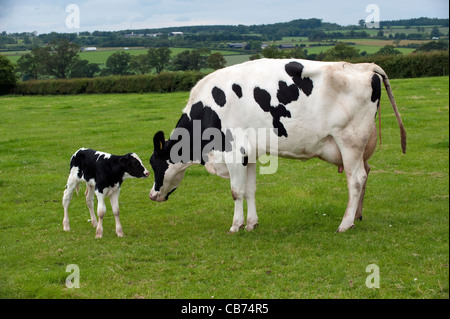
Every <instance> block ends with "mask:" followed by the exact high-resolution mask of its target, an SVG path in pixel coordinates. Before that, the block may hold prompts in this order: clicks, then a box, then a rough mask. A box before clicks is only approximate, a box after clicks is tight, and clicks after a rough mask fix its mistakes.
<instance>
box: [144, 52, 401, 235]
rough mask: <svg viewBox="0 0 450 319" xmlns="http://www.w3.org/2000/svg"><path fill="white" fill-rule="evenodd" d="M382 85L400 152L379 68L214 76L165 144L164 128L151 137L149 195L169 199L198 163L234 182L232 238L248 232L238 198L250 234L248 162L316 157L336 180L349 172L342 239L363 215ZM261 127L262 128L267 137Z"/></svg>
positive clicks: (269, 69) (268, 63)
mask: <svg viewBox="0 0 450 319" xmlns="http://www.w3.org/2000/svg"><path fill="white" fill-rule="evenodd" d="M382 81H383V83H384V85H385V87H386V91H387V93H388V96H389V100H390V102H391V105H392V107H393V109H394V112H395V115H396V118H397V121H398V125H399V127H400V133H401V146H402V150H403V153H406V132H405V129H404V126H403V123H402V120H401V117H400V114H399V112H398V109H397V105H396V103H395V100H394V96H393V94H392V90H391V86H390V83H389V80H388V77H387V75H386V73H385V72H384V71H383V70H382V69H381V68H380V67H379V66H378V65H376V64H373V63H372V64H369V63H362V64H351V63H346V62H318V61H308V60H291V59H289V60H288V59H278V60H277V59H261V60H256V61H251V62H246V63H243V64H240V65H235V66H231V67H228V68H225V69H221V70H218V71H216V72H214V73H212V74H210V75H208V76H206V77H205V78H204V79H202V80H200V81H199V82H198V83H197V85H196V86H195V87H194V88H193V89H192V91H191V94H190V98H189V101H188V103H187V106H186V107H185V109H184V110H183V114H182V116H181V118H180V120H179V121H178V124H177V127H176V129H175V130H174V132H173V133H172V135H171V137H170V139H169V140H168V141H166V140H165V139H164V133H163V132H161V131H159V132H157V133H156V134H155V136H154V138H153V143H154V152H153V155H152V157H151V159H150V164H151V166H152V168H153V170H154V174H155V183H154V185H153V188H152V190H151V191H150V194H149V196H150V198H151V199H152V200H156V201H164V200H167V198H168V196H169V195H170V194H171V193H172V192H173V191H174V190H175V189H176V187H177V186H178V185H179V184H180V182H181V180H182V179H183V176H184V172H185V169H186V168H187V167H189V166H190V165H192V164H196V163H198V164H203V165H205V168H206V169H207V170H208V171H209V172H210V173H214V174H217V175H219V176H221V177H229V178H230V182H231V193H232V197H233V199H234V202H235V208H234V217H233V224H232V227H231V229H230V232H237V231H238V230H239V229H240V228H241V227H243V226H244V213H243V200H244V198H245V199H246V200H247V208H248V212H247V226H246V229H247V230H252V229H253V228H254V227H255V226H256V225H257V222H258V216H257V214H256V207H255V191H256V161H255V160H252V161H250V159H251V158H252V159H255V158H256V159H257V158H258V157H259V156H260V155H263V154H274V153H276V154H278V156H281V157H285V158H292V159H300V160H308V159H310V158H313V157H318V158H320V159H322V160H324V161H327V162H329V163H331V164H334V165H336V166H337V167H338V172H340V173H341V172H343V171H344V170H345V173H346V177H347V183H348V192H349V201H348V205H347V209H346V211H345V214H344V217H343V220H342V222H341V224H340V226H339V228H338V229H337V232H344V231H345V230H347V229H348V228H350V227H353V226H354V220H355V219H361V218H362V206H363V199H364V192H365V188H366V180H367V176H368V173H369V170H370V167H369V165H368V163H367V160H368V159H369V158H370V156H371V155H372V154H373V152H374V150H375V146H376V141H377V131H376V126H375V117H376V114H377V111H378V108H379V106H380V97H381V87H382V84H381V82H382ZM261 128H266V130H265V131H264V130H262V132H263V134H261V133H259V132H261V130H260V129H261ZM183 131H186V132H187V133H189V134H183ZM256 131H258V133H255V132H256ZM217 132H219V133H217ZM248 132H250V133H248ZM268 138H270V139H271V141H272V138H274V139H275V140H276V142H277V143H275V146H273V145H272V143H270V145H269V143H267V142H265V141H266V140H268ZM261 141H263V142H261ZM186 143H188V144H190V146H191V147H190V150H189V151H188V152H186V151H185V150H186V148H183V145H185V144H186ZM211 145H213V147H211ZM188 146H189V145H188ZM273 148H276V149H273ZM199 150H200V151H199ZM181 153H182V154H181ZM239 158H240V159H241V160H236V159H239Z"/></svg>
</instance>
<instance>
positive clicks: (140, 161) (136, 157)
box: [123, 153, 150, 179]
mask: <svg viewBox="0 0 450 319" xmlns="http://www.w3.org/2000/svg"><path fill="white" fill-rule="evenodd" d="M131 156H133V157H134V158H135V159H137V160H138V161H139V164H141V166H142V168H143V169H144V175H145V177H142V178H146V177H148V175H150V172H149V171H148V170H147V169H146V168H145V166H144V164H143V163H142V160H141V159H140V157H139V156H138V155H137V154H136V153H132V154H131ZM127 178H134V176H131V175H130V174H128V173H125V175H124V176H123V179H127Z"/></svg>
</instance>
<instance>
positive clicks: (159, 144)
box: [153, 131, 166, 152]
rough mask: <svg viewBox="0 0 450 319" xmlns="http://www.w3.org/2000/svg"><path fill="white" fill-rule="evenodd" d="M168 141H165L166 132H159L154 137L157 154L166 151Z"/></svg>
mask: <svg viewBox="0 0 450 319" xmlns="http://www.w3.org/2000/svg"><path fill="white" fill-rule="evenodd" d="M165 143H166V140H165V139H164V132H163V131H159V132H157V133H156V134H155V136H154V137H153V148H154V150H155V151H156V152H160V151H162V150H163V149H164V145H165Z"/></svg>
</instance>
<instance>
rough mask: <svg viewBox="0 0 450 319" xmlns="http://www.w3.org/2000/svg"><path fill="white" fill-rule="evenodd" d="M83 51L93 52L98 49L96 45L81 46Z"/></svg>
mask: <svg viewBox="0 0 450 319" xmlns="http://www.w3.org/2000/svg"><path fill="white" fill-rule="evenodd" d="M81 51H83V52H93V51H97V48H96V47H86V48H81Z"/></svg>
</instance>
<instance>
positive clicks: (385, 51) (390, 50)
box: [374, 45, 402, 56]
mask: <svg viewBox="0 0 450 319" xmlns="http://www.w3.org/2000/svg"><path fill="white" fill-rule="evenodd" d="M398 54H402V53H401V52H400V51H399V50H397V49H395V48H394V46H393V45H385V46H384V47H382V48H381V49H380V50H378V51H377V52H375V53H374V56H379V55H398Z"/></svg>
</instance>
